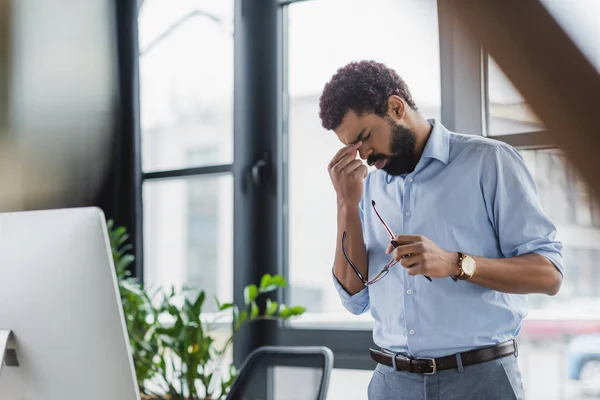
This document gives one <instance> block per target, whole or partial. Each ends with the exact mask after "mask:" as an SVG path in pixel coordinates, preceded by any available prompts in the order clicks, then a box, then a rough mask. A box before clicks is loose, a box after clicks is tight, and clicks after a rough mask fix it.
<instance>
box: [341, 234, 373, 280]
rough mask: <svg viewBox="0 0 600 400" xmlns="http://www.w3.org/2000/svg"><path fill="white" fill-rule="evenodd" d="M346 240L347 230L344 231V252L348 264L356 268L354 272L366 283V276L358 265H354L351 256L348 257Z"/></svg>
mask: <svg viewBox="0 0 600 400" xmlns="http://www.w3.org/2000/svg"><path fill="white" fill-rule="evenodd" d="M345 242H346V231H344V233H342V253H343V254H344V257H345V258H346V261H348V264H350V266H351V267H352V269H353V270H354V272H356V275H358V278H359V279H360V280H361V281H362V282H363V283H366V282H367V280H366V279H365V277H364V276H363V274H362V273H361V272H360V270H359V269H358V267H356V265H354V263H353V262H352V261H351V260H350V257H348V254H346V246H344V243H345Z"/></svg>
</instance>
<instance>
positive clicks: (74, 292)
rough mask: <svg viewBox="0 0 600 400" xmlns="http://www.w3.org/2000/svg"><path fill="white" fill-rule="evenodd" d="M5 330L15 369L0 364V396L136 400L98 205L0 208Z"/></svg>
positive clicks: (0, 308)
mask: <svg viewBox="0 0 600 400" xmlns="http://www.w3.org/2000/svg"><path fill="white" fill-rule="evenodd" d="M8 330H10V331H11V332H12V336H13V339H14V353H13V352H9V353H10V354H8V357H7V360H8V363H7V364H9V365H11V364H12V365H14V364H16V363H17V362H18V366H9V365H5V366H3V367H2V369H1V370H0V399H2V400H138V399H139V397H140V396H139V392H138V387H137V381H136V379H135V370H134V367H133V361H132V357H131V352H130V347H129V341H128V337H127V331H126V325H125V322H124V316H123V309H122V306H121V299H120V296H119V291H118V285H117V280H116V273H115V270H114V264H113V259H112V253H111V249H110V243H109V240H108V231H107V227H106V221H105V217H104V214H103V213H102V211H101V210H99V209H97V208H73V209H63V210H47V211H28V212H15V213H4V214H0V331H3V332H4V333H6V331H8ZM2 337H3V335H1V334H0V339H2ZM0 347H2V344H1V343H0ZM15 356H16V357H15ZM15 358H16V359H15Z"/></svg>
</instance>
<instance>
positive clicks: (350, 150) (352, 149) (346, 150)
mask: <svg viewBox="0 0 600 400" xmlns="http://www.w3.org/2000/svg"><path fill="white" fill-rule="evenodd" d="M361 144H362V142H360V141H359V142H358V143H354V144H350V145H347V146H344V147H342V148H341V149H339V150H338V152H337V153H335V156H333V158H332V159H331V162H330V163H329V169H331V168H333V167H334V166H335V165H336V164H337V163H338V162H339V161H340V160H341V159H342V158H343V157H344V156H345V155H347V154H355V153H356V150H358V148H359V147H360V145H361Z"/></svg>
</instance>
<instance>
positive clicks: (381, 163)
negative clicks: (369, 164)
mask: <svg viewBox="0 0 600 400" xmlns="http://www.w3.org/2000/svg"><path fill="white" fill-rule="evenodd" d="M385 163H386V161H385V159H383V160H378V161H377V162H375V163H373V166H374V167H375V168H377V169H381V168H383V167H385Z"/></svg>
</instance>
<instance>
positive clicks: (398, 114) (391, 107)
mask: <svg viewBox="0 0 600 400" xmlns="http://www.w3.org/2000/svg"><path fill="white" fill-rule="evenodd" d="M405 111H406V105H405V103H404V100H402V99H401V98H400V97H399V96H396V95H392V96H390V97H389V98H388V113H389V114H390V116H391V117H393V118H394V119H402V118H403V117H404V113H405Z"/></svg>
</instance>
